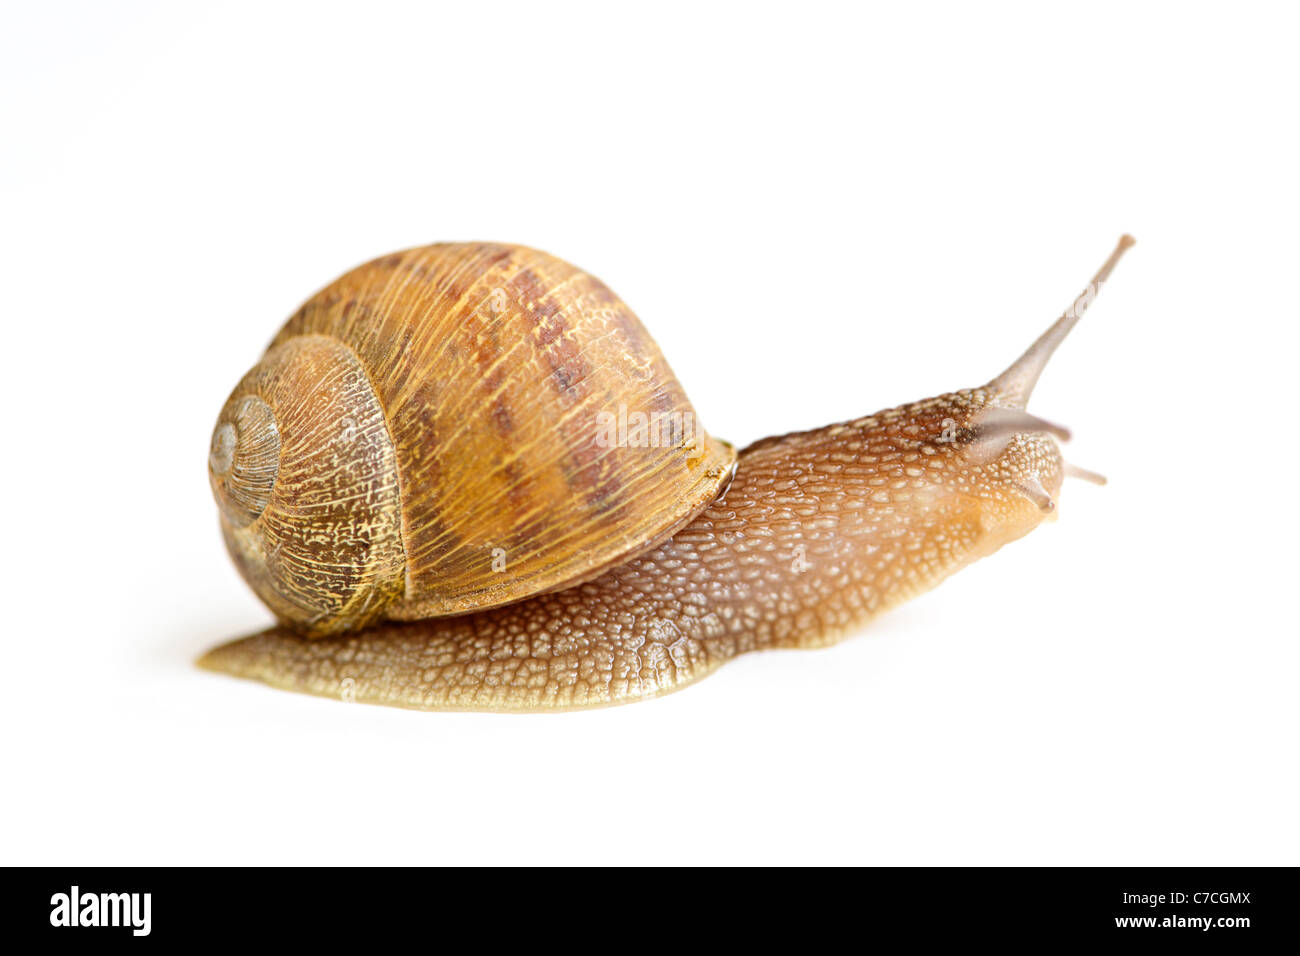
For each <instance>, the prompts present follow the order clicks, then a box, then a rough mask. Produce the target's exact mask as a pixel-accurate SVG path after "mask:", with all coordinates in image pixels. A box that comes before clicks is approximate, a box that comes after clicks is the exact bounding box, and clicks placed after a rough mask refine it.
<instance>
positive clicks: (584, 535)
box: [200, 236, 1133, 711]
mask: <svg viewBox="0 0 1300 956" xmlns="http://www.w3.org/2000/svg"><path fill="white" fill-rule="evenodd" d="M1132 244H1133V240H1132V239H1131V238H1130V237H1128V236H1124V237H1123V238H1121V239H1120V242H1119V245H1118V246H1117V247H1116V249H1115V251H1114V252H1113V253H1112V254H1111V256H1110V258H1109V259H1108V260H1107V261H1106V263H1105V264H1104V265H1103V266H1102V267H1101V269H1100V271H1098V273H1097V275H1096V276H1095V277H1094V278H1093V280H1092V282H1091V283H1089V285H1088V287H1087V288H1086V289H1085V291H1084V293H1083V294H1082V295H1081V296H1080V297H1079V298H1078V299H1077V300H1076V301H1075V302H1074V304H1073V305H1072V306H1071V307H1070V308H1069V309H1067V310H1066V312H1065V314H1064V315H1062V316H1061V318H1060V319H1058V320H1057V321H1056V323H1055V324H1054V325H1052V326H1051V328H1049V329H1048V330H1047V331H1046V332H1045V333H1044V334H1043V335H1042V336H1041V337H1040V338H1039V339H1038V340H1037V341H1036V342H1035V343H1034V344H1033V345H1032V346H1030V348H1029V350H1028V351H1026V352H1025V353H1024V355H1022V356H1021V357H1020V358H1019V359H1017V360H1016V362H1015V363H1014V364H1012V365H1011V367H1010V368H1008V369H1007V370H1006V371H1005V372H1003V373H1002V374H1001V375H999V376H997V377H996V378H994V379H993V380H992V381H991V382H989V383H988V384H987V385H984V386H982V387H979V388H970V389H963V390H961V391H956V392H951V393H948V394H945V395H940V396H937V397H935V398H929V399H925V400H923V401H919V402H913V403H911V404H907V405H900V406H899V407H897V408H892V409H888V410H885V411H881V412H877V413H876V414H874V415H870V416H867V417H865V418H859V419H855V420H853V421H848V422H843V423H840V424H834V425H829V426H827V427H825V428H819V429H815V430H812V431H805V432H796V433H793V434H789V435H781V436H779V437H773V438H765V439H763V440H761V441H758V442H755V443H754V444H752V445H750V446H749V447H748V448H746V449H744V450H743V451H741V452H740V453H739V455H737V454H736V453H735V452H734V450H733V449H732V448H731V447H730V446H729V445H727V444H726V443H724V442H720V441H718V440H716V439H714V438H711V437H710V436H709V435H708V434H707V433H706V432H704V431H703V430H702V429H701V428H699V426H698V422H697V420H696V418H695V413H694V410H693V409H692V407H691V405H690V403H689V401H688V400H687V398H686V395H685V393H684V392H683V390H682V388H681V386H680V384H679V383H678V382H677V379H676V378H675V377H674V376H673V373H672V370H671V369H670V368H669V367H668V364H667V362H666V361H665V360H664V358H663V356H662V355H661V354H660V352H659V350H658V348H657V347H656V345H655V343H654V341H653V340H652V339H651V338H650V336H649V335H648V334H647V332H646V331H645V329H644V328H643V327H642V325H641V323H640V322H639V321H638V320H637V318H636V316H635V315H633V313H632V311H631V310H630V309H629V308H628V307H627V306H626V305H624V304H623V302H622V301H620V300H619V298H618V297H617V296H616V295H614V293H613V292H611V291H610V290H609V289H608V288H607V287H606V286H605V285H603V284H602V283H601V282H600V281H599V280H597V279H595V278H594V277H592V276H590V275H588V274H587V273H585V272H583V271H581V270H579V269H577V268H575V267H574V266H571V265H569V264H568V263H565V262H563V261H561V260H559V259H556V258H555V257H553V256H550V255H547V254H545V253H543V252H538V251H536V250H533V249H528V248H524V247H521V246H511V245H497V244H488V243H465V244H441V245H433V246H427V247H423V248H419V249H411V250H408V251H406V252H399V253H395V254H393V255H389V256H385V257H383V258H381V259H376V260H375V261H373V262H370V263H368V264H366V265H363V266H361V267H359V268H357V269H355V270H353V271H352V272H349V273H347V274H346V275H344V276H343V277H341V278H340V279H338V280H336V281H335V282H333V283H332V284H330V285H329V286H327V287H326V288H324V289H323V290H321V291H320V292H319V293H317V294H316V295H315V296H313V297H312V298H311V299H310V300H308V301H307V303H306V304H304V305H303V306H302V308H301V309H299V310H298V312H297V313H296V314H295V315H294V316H293V317H292V318H291V319H289V321H288V323H287V324H286V325H285V326H284V327H283V328H282V329H281V330H280V332H279V334H278V335H277V336H276V337H275V339H274V341H273V342H272V343H271V346H270V348H269V349H268V350H267V352H266V354H265V356H264V357H263V358H262V361H261V362H260V363H258V365H257V366H256V367H254V368H253V370H252V371H250V372H249V373H248V374H247V375H245V376H244V378H243V380H242V381H241V382H240V383H239V385H238V386H237V387H236V388H235V390H234V392H233V393H232V394H231V396H230V398H229V399H228V400H227V402H226V404H225V406H224V408H223V409H222V411H221V415H220V417H219V418H218V421H217V426H216V429H215V431H214V433H213V437H212V446H211V453H210V455H209V459H208V465H209V478H210V481H211V485H212V489H213V493H214V495H215V496H216V499H217V503H218V505H219V508H220V512H221V527H222V532H223V535H224V537H225V541H226V545H227V547H228V549H229V551H230V553H231V555H232V557H233V558H234V561H235V564H236V565H237V566H238V568H239V570H240V573H241V574H242V575H243V577H244V578H245V580H247V581H248V583H249V584H250V585H251V586H252V588H253V590H254V591H255V592H256V593H257V595H258V596H259V597H260V598H261V599H262V601H263V602H265V604H266V605H267V607H269V608H270V609H271V611H272V612H273V613H274V614H275V615H276V617H277V618H278V619H279V621H280V623H279V624H278V625H277V626H275V627H272V628H270V629H268V630H265V631H262V632H261V633H258V634H254V635H252V636H251V637H246V638H244V639H242V640H237V641H233V642H231V643H228V644H225V645H223V646H221V647H218V648H216V649H214V650H212V651H210V652H208V653H207V654H206V655H205V656H204V657H203V658H202V659H201V660H200V664H201V665H202V666H204V667H206V668H209V669H211V670H215V671H221V672H225V673H228V674H233V675H236V676H240V677H248V678H256V679H260V680H263V681H265V682H266V683H268V684H272V685H274V686H277V687H282V688H287V689H292V690H298V691H304V692H307V693H312V694H320V695H326V696H333V697H342V698H344V699H355V700H360V701H367V702H371V703H378V704H390V705H395V706H401V707H413V708H420V709H427V710H443V709H447V710H502V711H539V710H557V709H572V708H579V707H595V706H601V705H607V704H616V703H622V702H626V701H632V700H640V699H644V698H649V697H654V696H656V695H659V694H663V693H666V692H668V691H672V690H676V689H678V688H680V687H683V686H685V685H687V684H689V683H692V682H693V681H695V680H698V679H699V678H700V677H703V676H704V675H705V674H708V673H710V672H711V671H713V670H714V669H715V668H717V667H718V666H719V665H721V664H722V663H724V662H725V661H727V660H730V659H731V658H733V657H735V656H736V655H738V654H742V653H744V652H746V651H754V650H762V649H766V648H809V647H822V646H825V645H828V644H832V643H834V642H835V641H836V640H838V639H839V638H840V637H841V636H843V635H844V634H846V633H847V632H850V631H852V630H854V629H856V628H859V627H861V626H862V625H863V624H864V623H866V622H867V621H869V620H870V619H871V618H873V617H875V616H876V615H877V614H879V613H881V612H882V611H885V610H887V609H888V608H891V607H894V606H896V605H898V604H900V603H901V602H903V601H905V600H907V599H909V598H911V597H914V596H916V595H917V594H920V593H921V592H923V591H926V590H928V589H929V588H931V587H933V586H934V585H936V584H938V583H939V582H940V581H942V580H943V579H944V578H946V577H947V576H948V575H950V574H952V573H953V572H954V571H957V570H958V569H960V568H962V567H965V566H966V565H968V564H970V563H971V562H973V561H975V560H977V559H978V558H981V557H983V556H985V555H988V554H992V553H993V552H994V551H996V550H997V549H998V548H1000V547H1001V546H1002V545H1004V544H1006V543H1007V542H1009V541H1013V540H1015V539H1016V538H1019V537H1021V536H1022V535H1024V534H1026V533H1028V532H1029V531H1030V530H1032V529H1033V528H1034V527H1036V526H1037V525H1038V524H1039V522H1041V521H1042V520H1044V518H1045V517H1047V516H1048V515H1050V514H1051V513H1052V512H1053V511H1054V510H1055V507H1056V505H1055V502H1056V497H1057V494H1058V492H1059V490H1060V487H1061V484H1062V481H1063V479H1064V478H1065V477H1066V476H1078V477H1083V478H1088V479H1091V480H1097V481H1100V480H1102V479H1100V476H1097V475H1093V474H1092V473H1090V472H1086V471H1084V470H1083V469H1079V468H1074V467H1072V466H1071V465H1069V464H1067V463H1065V462H1064V461H1063V459H1062V458H1061V455H1060V452H1059V449H1058V447H1057V444H1056V440H1055V439H1065V438H1067V437H1068V433H1067V432H1066V431H1065V430H1064V429H1063V428H1060V427H1059V426H1057V425H1053V424H1051V423H1049V422H1046V421H1044V420H1042V419H1040V418H1037V417H1035V416H1033V415H1031V414H1029V413H1028V412H1027V411H1026V410H1025V406H1026V403H1027V402H1028V399H1029V396H1030V393H1031V391H1032V390H1033V387H1034V385H1035V383H1036V382H1037V380H1038V377H1039V375H1040V374H1041V372H1042V370H1043V367H1044V366H1045V365H1046V363H1047V361H1048V359H1049V357H1050V356H1051V354H1052V352H1053V351H1054V350H1055V349H1056V347H1057V346H1058V345H1059V344H1060V342H1061V341H1062V339H1064V338H1065V336H1066V334H1067V333H1068V332H1069V331H1070V329H1071V328H1072V327H1073V326H1074V324H1075V323H1076V322H1077V321H1078V319H1079V317H1080V316H1081V315H1082V313H1083V311H1084V309H1086V308H1087V306H1088V304H1089V303H1090V302H1091V301H1092V299H1093V297H1094V296H1095V295H1096V293H1097V291H1098V288H1099V287H1100V284H1101V283H1102V282H1104V281H1105V280H1106V278H1107V277H1108V276H1109V274H1110V271H1111V269H1112V268H1113V267H1114V265H1115V263H1116V262H1117V261H1118V260H1119V258H1120V256H1121V255H1122V254H1123V252H1124V250H1125V249H1127V248H1128V247H1129V246H1130V245H1132Z"/></svg>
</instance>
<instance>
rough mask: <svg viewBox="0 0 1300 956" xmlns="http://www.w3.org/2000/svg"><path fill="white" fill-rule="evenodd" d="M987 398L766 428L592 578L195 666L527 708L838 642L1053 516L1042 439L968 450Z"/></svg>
mask: <svg viewBox="0 0 1300 956" xmlns="http://www.w3.org/2000/svg"><path fill="white" fill-rule="evenodd" d="M989 398H990V393H988V392H987V391H986V390H974V391H966V392H959V393H956V394H953V395H946V396H942V397H940V398H935V399H930V400H928V401H924V402H919V403H917V404H914V405H907V406H903V407H901V408H897V409H892V410H889V411H885V412H881V413H879V414H876V415H873V416H871V417H869V418H864V419H860V420H858V421H853V422H848V423H846V424H841V425H833V426H830V427H827V428H822V429H819V430H816V431H811V432H803V433H797V434H792V435H785V436H782V437H779V438H769V439H765V440H763V441H760V442H758V443H756V444H754V445H752V446H750V447H749V448H747V449H745V450H744V451H743V452H742V453H741V455H740V465H739V468H738V471H737V473H736V477H735V480H734V481H733V482H732V484H731V487H730V488H729V489H728V491H727V493H726V494H725V495H724V496H723V497H722V498H721V499H719V500H718V501H717V502H716V503H715V504H713V505H712V506H711V507H709V508H708V509H706V510H705V511H704V513H703V514H701V515H700V516H699V517H697V518H696V519H695V521H694V522H692V523H691V524H690V525H688V526H687V527H686V528H685V529H684V530H682V531H680V532H678V534H677V535H676V536H675V537H673V538H672V539H671V540H669V541H668V542H666V543H664V544H662V545H660V546H659V547H658V548H657V549H655V550H654V551H652V552H650V553H649V554H646V555H644V556H642V557H640V558H637V559H634V560H632V561H630V562H629V563H627V564H625V565H622V566H620V567H618V568H615V569H614V570H612V571H609V572H607V573H606V574H605V575H603V576H602V577H600V578H597V579H596V580H594V581H591V582H589V583H587V584H582V585H578V586H576V587H573V588H568V589H566V590H563V591H559V592H555V593H552V594H545V595H541V596H538V597H534V598H530V599H528V600H526V601H523V602H521V603H518V604H514V605H510V606H507V607H502V608H497V609H495V610H491V611H484V612H480V613H477V614H472V615H468V616H465V617H458V618H441V619H434V620H426V621H418V622H412V623H405V624H379V625H376V626H372V627H370V628H367V629H366V630H364V631H359V632H357V633H353V634H350V635H338V636H334V637H328V638H320V639H315V640H313V639H308V638H304V637H302V636H301V635H299V634H297V633H295V632H294V631H292V630H290V629H288V628H284V627H276V628H272V629H270V630H267V631H263V632H262V633H260V634H256V635H254V636H252V637H248V638H246V639H244V640H240V641H235V642H233V643H230V644H227V645H225V646H223V647H219V648H217V649H216V650H214V651H211V652H210V653H209V654H208V655H207V656H206V657H205V658H203V660H202V661H201V663H202V664H203V666H205V667H208V668H211V669H213V670H219V671H224V672H227V673H230V674H233V675H236V676H240V677H251V678H257V679H260V680H263V681H265V682H267V683H268V684H272V685H275V686H277V687H283V688H288V689H292V690H299V691H306V692H308V693H312V694H320V695H326V696H333V697H338V696H339V695H340V694H341V693H344V694H347V695H352V694H355V699H356V700H359V701H368V702H372V703H381V704H391V705H397V706H403V707H414V708H420V709H428V710H440V709H453V710H514V711H528V710H551V709H568V708H579V707H591V706H599V705H605V704H616V703H621V702H625V701H630V700H639V699H644V698H648V697H654V696H656V695H659V694H663V693H665V692H668V691H671V690H675V689H677V688H680V687H683V686H685V685H686V684H689V683H691V682H693V681H695V680H698V679H699V678H701V677H703V676H704V675H705V674H708V673H710V672H711V671H713V670H714V669H715V668H717V667H718V666H719V665H721V664H722V663H724V662H725V661H728V660H730V659H731V658H733V657H735V656H736V655H738V654H742V653H745V652H746V651H754V650H763V649H766V648H798V647H804V648H806V647H821V646H824V645H827V644H830V643H833V642H834V641H835V639H836V638H838V637H839V636H841V635H843V634H844V633H846V632H848V631H851V630H853V629H856V628H858V627H860V626H861V625H862V624H864V623H866V622H867V621H869V620H870V619H871V618H873V617H874V616H875V615H877V614H879V613H880V612H882V611H884V610H886V609H888V608H890V607H893V606H895V605H897V604H899V603H901V602H902V601H905V600H907V599H908V598H910V597H913V596H914V595H916V594H919V593H921V592H922V591H925V590H927V589H928V588H930V587H933V586H934V585H935V584H937V583H938V582H939V581H941V580H943V579H944V578H945V577H947V576H948V575H949V574H952V573H953V572H954V571H956V570H958V569H959V568H962V567H964V566H965V565H967V564H969V563H971V562H972V561H974V560H976V559H977V558H980V557H982V556H984V555H986V554H990V553H992V552H993V551H995V550H997V548H999V547H1000V546H1001V545H1002V544H1004V543H1006V542H1007V541H1010V540H1013V539H1014V538H1018V537H1020V536H1021V535H1023V534H1025V533H1026V532H1028V531H1029V530H1031V529H1032V528H1033V527H1035V526H1036V525H1037V524H1038V523H1039V522H1040V521H1041V520H1042V519H1043V518H1044V516H1045V514H1047V513H1049V512H1045V511H1044V510H1043V508H1042V506H1041V505H1040V503H1038V502H1036V501H1035V500H1032V499H1031V498H1029V497H1027V496H1026V494H1025V493H1024V491H1023V490H1022V489H1021V483H1023V482H1027V481H1028V482H1034V481H1036V482H1037V483H1038V484H1040V485H1041V487H1042V488H1043V489H1045V490H1046V492H1047V493H1048V494H1049V495H1050V496H1052V497H1053V498H1054V497H1055V494H1056V492H1057V490H1058V489H1059V487H1060V484H1061V464H1060V456H1059V454H1058V452H1057V450H1056V446H1055V443H1054V442H1053V441H1052V439H1051V438H1048V437H1045V436H1039V435H1026V434H1020V435H1016V436H1014V437H1013V438H1012V439H1011V441H1010V443H1009V444H1008V445H1007V447H1006V448H1005V450H1004V451H1002V453H1001V454H1000V455H999V456H998V457H997V458H995V459H994V460H992V461H990V462H988V463H985V464H973V463H972V462H971V459H972V457H973V456H972V454H971V449H972V447H973V445H974V441H973V438H972V436H974V435H975V434H976V429H975V428H974V427H972V423H973V422H974V421H975V419H976V416H977V415H978V413H979V412H980V411H981V409H983V408H985V407H986V406H987V403H988V401H989ZM954 422H957V423H959V427H958V428H956V429H955V430H954V427H953V423H954ZM954 437H955V438H956V439H957V440H951V439H952V438H954ZM945 439H949V440H945ZM349 679H350V680H349Z"/></svg>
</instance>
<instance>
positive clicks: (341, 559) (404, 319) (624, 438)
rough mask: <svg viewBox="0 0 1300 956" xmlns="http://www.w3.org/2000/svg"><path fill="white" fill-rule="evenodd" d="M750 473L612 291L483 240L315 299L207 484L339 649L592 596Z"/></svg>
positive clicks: (271, 578) (423, 254)
mask: <svg viewBox="0 0 1300 956" xmlns="http://www.w3.org/2000/svg"><path fill="white" fill-rule="evenodd" d="M734 466H735V453H734V451H733V449H732V448H731V447H730V446H729V445H726V444H725V443H723V442H719V441H717V440H715V439H713V438H711V437H710V436H709V435H708V434H707V433H705V432H704V431H703V430H702V429H701V428H700V427H699V422H698V420H697V418H696V417H695V412H694V409H693V408H692V407H691V404H690V402H689V401H688V399H687V398H686V394H685V392H684V391H683V390H682V387H681V385H680V384H679V383H678V381H677V379H676V377H675V376H674V375H673V373H672V370H671V369H670V368H669V367H668V363H667V362H666V361H665V360H664V357H663V355H662V354H661V353H660V351H659V349H658V347H657V346H656V345H655V343H654V341H653V340H652V339H651V338H650V336H649V334H648V333H647V332H646V330H645V329H644V327H643V326H642V325H641V323H640V321H639V320H638V319H637V318H636V316H635V315H634V314H633V313H632V311H631V310H630V309H629V308H628V307H627V306H626V305H624V304H623V302H622V301H620V300H619V298H618V297H617V296H616V295H614V293H613V292H611V291H610V290H609V289H608V288H607V287H606V286H605V285H604V284H602V283H601V282H600V281H599V280H597V279H596V278H594V277H592V276H590V275H588V274H587V273H585V272H583V271H581V270H580V269H577V268H575V267H574V266H571V265H569V264H568V263H566V262H563V261H561V260H560V259H557V258H555V257H554V256H550V255H547V254H546V253H543V252H538V251H536V250H533V249H527V248H524V247H521V246H509V245H494V244H487V243H465V244H442V245H434V246H426V247H423V248H419V249H411V250H408V251H406V252H400V253H395V254H393V255H389V256H385V257H383V258H381V259H376V260H375V261H373V262H370V263H368V264H366V265H364V266H361V267H360V268H357V269H354V270H353V271H351V272H349V273H347V274H346V275H344V276H342V277H341V278H339V279H338V280H336V281H335V282H333V283H331V284H330V285H328V286H326V287H325V288H324V289H322V290H321V291H320V292H319V293H317V294H316V295H315V296H313V297H312V298H311V299H309V300H308V301H307V303H306V304H304V305H303V307H302V308H301V309H299V310H298V312H297V313H296V314H295V315H294V316H293V317H292V318H291V319H290V320H289V321H288V323H286V324H285V326H284V328H282V329H281V330H280V332H279V334H278V335H277V336H276V337H275V339H274V341H273V342H272V343H271V346H270V348H269V349H268V350H267V353H266V355H265V356H264V357H263V359H262V361H261V362H260V363H259V364H258V365H257V366H256V367H255V368H254V369H253V370H252V371H250V372H249V373H248V374H247V375H246V376H245V377H244V379H243V380H242V381H241V382H240V383H239V385H238V386H237V387H236V389H235V391H234V392H233V393H232V394H231V396H230V398H229V399H228V400H227V402H226V405H225V407H224V408H223V409H222V412H221V415H220V417H219V419H218V422H217V427H216V429H215V431H214V433H213V438H212V450H211V454H210V456H209V477H210V479H211V483H212V487H213V492H214V494H215V495H216V498H217V501H218V504H219V505H220V510H221V523H222V529H223V533H224V536H225V539H226V543H227V546H228V547H229V549H230V552H231V554H232V556H233V557H234V559H235V563H236V565H237V566H238V567H239V569H240V571H241V573H242V574H243V575H244V577H245V579H246V580H248V582H249V584H250V585H251V586H252V587H253V589H254V590H255V591H256V592H257V594H258V596H259V597H261V598H262V600H263V601H264V602H265V603H266V604H267V606H268V607H270V609H271V610H272V611H273V612H274V613H275V614H276V616H277V617H279V618H280V619H281V620H282V621H285V622H287V623H290V624H294V625H296V626H298V627H299V628H300V629H302V630H305V631H307V632H309V633H314V634H324V633H332V632H337V631H341V630H347V629H350V628H356V627H360V626H363V625H365V624H366V623H369V622H371V621H374V620H376V619H379V618H390V619H395V620H411V619H416V618H424V617H433V616H439V615H447V614H459V613H464V612H467V611H474V610H480V609H485V608H492V607H497V606H500V605H503V604H508V603H511V602H513V601H517V600H520V599H522V598H525V597H528V596H529V595H533V594H539V593H543V592H547V591H553V590H556V589H559V588H562V587H567V586H569V585H571V584H576V583H579V582H582V581H586V580H588V579H590V578H592V577H595V576H596V575H597V574H599V573H601V572H602V571H604V570H605V569H607V568H609V567H611V566H614V565H616V564H619V563H622V562H623V561H626V560H628V559H629V558H631V557H633V556H635V555H638V554H641V553H643V552H645V551H648V550H650V549H651V548H653V547H655V546H657V545H658V544H660V543H661V542H663V541H664V540H666V539H667V538H669V537H670V536H672V535H673V534H674V533H675V532H676V531H677V530H678V529H680V528H682V527H683V526H684V525H686V524H687V523H688V522H689V521H690V520H691V519H692V518H693V517H694V516H695V515H696V514H697V513H699V512H700V511H701V510H702V509H703V508H704V507H705V506H707V505H708V504H709V503H710V502H711V501H713V500H714V499H715V498H716V497H717V496H718V494H719V493H720V492H721V491H722V489H723V488H724V486H725V484H726V482H727V481H728V480H729V479H730V476H731V474H732V471H733V469H734Z"/></svg>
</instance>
